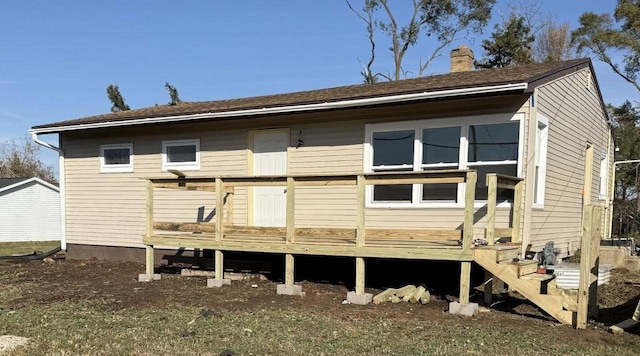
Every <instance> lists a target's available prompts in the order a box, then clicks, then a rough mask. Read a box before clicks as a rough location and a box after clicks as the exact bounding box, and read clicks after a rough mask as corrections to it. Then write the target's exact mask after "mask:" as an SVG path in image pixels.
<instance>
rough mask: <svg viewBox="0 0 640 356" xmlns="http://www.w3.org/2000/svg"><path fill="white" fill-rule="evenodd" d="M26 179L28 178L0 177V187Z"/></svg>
mask: <svg viewBox="0 0 640 356" xmlns="http://www.w3.org/2000/svg"><path fill="white" fill-rule="evenodd" d="M27 179H29V178H28V177H27V178H0V189H2V188H5V187H8V186H10V185H14V184H16V183H20V182H22V181H25V180H27Z"/></svg>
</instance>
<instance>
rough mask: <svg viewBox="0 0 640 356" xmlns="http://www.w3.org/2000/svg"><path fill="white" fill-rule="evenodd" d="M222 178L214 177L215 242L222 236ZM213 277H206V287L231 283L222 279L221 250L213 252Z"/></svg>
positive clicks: (219, 240)
mask: <svg viewBox="0 0 640 356" xmlns="http://www.w3.org/2000/svg"><path fill="white" fill-rule="evenodd" d="M222 183H223V181H222V178H216V215H215V216H216V238H215V240H216V242H221V241H222V238H223V237H224V193H225V191H224V186H223V184H222ZM214 256H215V257H214V261H213V266H214V269H215V270H214V273H215V275H214V277H215V278H209V279H207V287H208V288H214V287H216V288H219V287H222V286H223V285H226V284H231V280H229V279H224V253H223V252H222V250H215V252H214Z"/></svg>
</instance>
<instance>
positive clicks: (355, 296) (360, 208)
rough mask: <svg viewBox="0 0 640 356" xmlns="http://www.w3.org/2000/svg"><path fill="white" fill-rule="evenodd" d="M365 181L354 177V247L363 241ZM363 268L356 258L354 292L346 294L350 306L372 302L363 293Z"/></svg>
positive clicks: (368, 294) (369, 297)
mask: <svg viewBox="0 0 640 356" xmlns="http://www.w3.org/2000/svg"><path fill="white" fill-rule="evenodd" d="M366 183H367V182H366V180H365V178H364V175H363V174H358V175H357V176H356V189H357V198H356V205H357V206H356V211H357V220H356V246H357V247H363V246H364V239H365V192H366ZM364 286H365V266H364V258H363V257H356V290H355V291H354V292H348V293H347V302H349V303H351V304H360V305H364V304H369V303H371V302H372V301H373V294H371V293H365V292H364Z"/></svg>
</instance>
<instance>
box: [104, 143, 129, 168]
mask: <svg viewBox="0 0 640 356" xmlns="http://www.w3.org/2000/svg"><path fill="white" fill-rule="evenodd" d="M100 172H133V144H131V143H125V144H115V145H101V146H100Z"/></svg>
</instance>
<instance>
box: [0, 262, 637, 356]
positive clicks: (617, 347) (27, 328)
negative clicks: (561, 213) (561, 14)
mask: <svg viewBox="0 0 640 356" xmlns="http://www.w3.org/2000/svg"><path fill="white" fill-rule="evenodd" d="M143 271H144V266H143V265H142V264H138V263H128V262H105V261H98V260H87V261H78V260H68V261H64V260H61V261H53V262H44V261H27V262H19V263H15V262H0V335H16V336H22V337H27V338H29V340H30V341H29V343H28V344H27V345H26V346H23V347H20V348H17V349H15V350H13V351H11V352H8V353H7V355H171V354H177V355H221V354H222V355H224V354H226V355H231V354H233V355H470V354H471V355H518V356H520V355H616V356H622V355H638V350H640V336H639V334H638V333H624V334H620V335H613V334H610V333H608V332H607V331H606V325H603V324H602V323H599V322H595V323H590V324H589V326H588V328H587V329H586V330H574V329H572V328H571V327H568V326H565V325H560V324H558V323H557V322H555V321H553V320H552V319H550V318H548V317H545V316H544V315H542V314H540V313H539V311H537V309H535V308H534V307H532V306H531V305H530V304H527V303H526V302H522V301H518V300H515V303H513V302H506V303H508V304H509V305H508V307H507V308H504V309H503V310H504V311H501V310H496V309H487V310H486V311H485V312H482V313H480V314H478V315H477V316H475V317H461V316H453V315H449V314H447V313H446V308H447V301H446V300H442V299H439V297H433V298H432V301H431V302H430V303H429V304H426V305H420V304H410V303H399V304H391V303H388V304H381V305H367V306H358V305H343V304H342V300H343V299H344V297H345V295H346V291H347V287H345V286H340V285H328V284H322V283H315V282H309V281H300V282H299V283H300V284H301V285H302V288H303V291H305V293H306V296H305V297H304V298H301V297H293V296H278V295H276V294H275V289H276V284H277V283H278V282H276V281H271V280H268V279H259V278H258V277H257V276H256V277H249V278H248V279H246V280H240V281H234V282H233V283H232V284H231V285H229V286H224V287H222V288H206V279H204V278H201V277H200V278H198V277H182V276H180V275H177V274H170V273H163V274H162V279H161V280H159V281H154V282H149V283H139V282H137V278H136V277H137V273H140V272H143ZM618 277H620V278H618ZM616 278H617V279H619V284H620V285H624V286H625V288H629V291H628V292H629V297H625V298H622V297H621V296H620V293H618V292H616V295H618V300H617V301H616V303H624V302H625V301H627V300H629V302H630V303H631V302H637V299H636V298H637V297H636V296H637V295H638V294H637V292H638V291H636V289H635V287H634V286H633V285H629V284H627V282H629V281H631V282H633V281H637V280H638V278H637V275H636V274H629V273H627V274H620V275H619V276H617V277H616ZM616 278H612V279H613V280H614V281H616V280H617V279H616ZM616 283H617V282H616ZM610 287H612V286H608V287H607V288H610ZM616 288H617V289H616V291H619V290H620V289H618V287H616ZM603 289H604V290H603V292H606V288H604V287H603ZM612 292H613V290H612ZM603 306H604V305H603ZM609 307H612V308H613V307H617V304H615V305H610V306H609ZM518 310H520V311H522V313H521V312H518ZM607 310H612V309H603V312H605V313H611V312H610V311H607ZM512 311H515V312H512ZM627 315H628V316H630V314H629V313H628V312H626V311H625V313H624V317H625V318H626V317H628V316H627Z"/></svg>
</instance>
